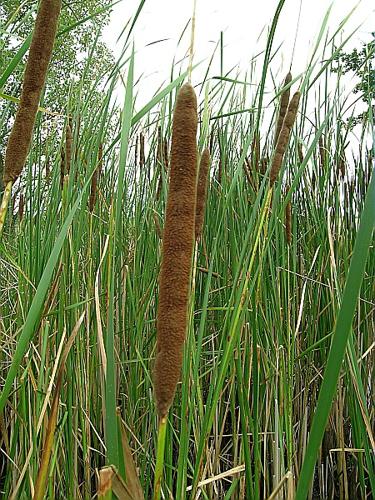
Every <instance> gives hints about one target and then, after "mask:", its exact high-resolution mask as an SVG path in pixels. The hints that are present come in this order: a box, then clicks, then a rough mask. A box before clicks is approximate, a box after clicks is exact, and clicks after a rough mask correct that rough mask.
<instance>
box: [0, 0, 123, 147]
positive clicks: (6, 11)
mask: <svg viewBox="0 0 375 500" xmlns="http://www.w3.org/2000/svg"><path fill="white" fill-rule="evenodd" d="M37 3H38V2H36V1H33V2H22V1H21V0H4V1H3V2H2V5H1V10H0V25H1V26H2V28H3V30H2V34H1V38H0V43H1V45H0V47H1V50H0V68H3V69H4V68H6V67H7V65H8V64H9V63H10V61H11V60H12V58H13V57H14V55H15V54H16V53H17V51H18V50H19V48H20V47H21V45H22V44H23V43H24V41H25V40H26V39H27V37H28V36H29V34H30V32H31V30H32V26H33V22H34V19H35V13H36V8H37ZM112 3H113V2H112V0H104V1H103V0H88V1H85V2H63V8H62V12H61V16H60V22H59V30H58V31H59V32H60V33H64V34H63V35H62V36H58V37H57V39H56V42H55V47H54V51H53V56H52V61H51V64H50V68H49V72H48V78H47V82H46V91H45V95H44V98H43V105H44V107H45V108H47V109H48V110H49V111H52V112H55V113H61V114H67V113H68V112H71V111H72V109H71V108H72V106H74V103H77V102H80V101H81V100H85V101H86V103H87V105H89V106H90V107H91V109H92V112H93V113H95V112H96V111H97V109H98V105H99V103H100V102H101V100H102V97H103V80H104V78H105V74H106V72H107V71H109V70H110V68H111V67H112V65H113V57H112V55H111V52H110V51H109V49H108V48H107V46H106V45H105V44H104V43H103V41H101V39H100V34H101V33H102V30H103V28H104V27H105V26H106V24H107V23H108V21H109V15H110V9H107V10H105V9H104V8H105V7H109V6H110V5H111V4H112ZM83 19H87V21H86V22H84V23H79V21H80V20H83ZM71 26H74V29H71V30H70V29H69V30H67V28H69V27H71ZM25 58H26V56H24V57H23V59H22V61H21V62H20V64H18V65H17V67H16V68H15V70H14V71H13V72H12V74H11V75H10V77H9V78H8V80H7V82H6V84H5V87H4V88H3V89H2V91H3V93H5V94H8V95H12V96H14V97H19V94H20V89H21V82H22V75H23V71H24V64H25ZM88 61H90V66H89V67H88V65H87V63H88ZM93 82H96V86H95V88H93ZM14 112H15V105H14V104H12V103H9V102H8V101H7V100H4V99H0V113H3V116H4V119H3V128H2V130H1V135H0V154H1V149H2V148H4V146H5V141H6V138H7V136H8V134H9V127H10V123H11V118H12V116H13V115H14ZM44 118H45V119H46V121H45V123H44V126H45V127H47V129H50V127H51V126H52V121H51V119H50V117H48V116H45V117H44ZM60 127H61V123H60Z"/></svg>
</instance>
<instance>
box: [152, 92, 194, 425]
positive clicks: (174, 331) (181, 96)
mask: <svg viewBox="0 0 375 500" xmlns="http://www.w3.org/2000/svg"><path fill="white" fill-rule="evenodd" d="M197 126H198V115H197V99H196V96H195V92H194V89H193V87H192V86H191V85H190V84H189V83H187V84H185V85H183V86H182V87H181V89H180V91H179V93H178V96H177V102H176V108H175V112H174V117H173V128H172V150H171V168H170V181H169V193H168V200H167V208H166V219H165V226H164V232H163V249H162V264H161V272H160V292H159V305H158V314H157V355H156V362H155V371H154V384H155V395H156V406H157V411H158V414H159V416H160V417H161V418H163V417H165V416H166V415H167V413H168V410H169V408H170V406H171V404H172V402H173V398H174V394H175V392H176V385H177V382H178V380H179V378H180V372H181V365H182V352H183V344H184V340H185V332H186V325H187V310H188V303H189V286H190V274H191V262H192V254H193V245H194V224H195V203H196V181H197V146H196V134H197Z"/></svg>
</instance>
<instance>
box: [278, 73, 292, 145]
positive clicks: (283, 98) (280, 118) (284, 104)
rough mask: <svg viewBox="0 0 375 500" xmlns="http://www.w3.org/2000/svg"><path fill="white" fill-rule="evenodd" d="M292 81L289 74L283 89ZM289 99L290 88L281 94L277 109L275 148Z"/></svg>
mask: <svg viewBox="0 0 375 500" xmlns="http://www.w3.org/2000/svg"><path fill="white" fill-rule="evenodd" d="M291 81H292V75H291V73H290V72H289V73H288V74H287V75H286V77H285V80H284V88H285V87H286V86H287V85H288V84H289V83H290V82H291ZM289 97H290V87H289V88H288V89H286V90H284V91H283V92H282V94H281V98H280V109H279V116H278V117H277V124H276V134H275V147H276V145H277V141H278V138H279V135H280V132H281V129H282V126H283V122H284V118H285V115H286V112H287V109H288V104H289Z"/></svg>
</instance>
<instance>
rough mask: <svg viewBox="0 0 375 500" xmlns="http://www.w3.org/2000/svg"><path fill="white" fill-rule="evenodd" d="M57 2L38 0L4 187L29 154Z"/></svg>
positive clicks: (53, 35)
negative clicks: (39, 0)
mask: <svg viewBox="0 0 375 500" xmlns="http://www.w3.org/2000/svg"><path fill="white" fill-rule="evenodd" d="M60 9H61V0H41V2H40V7H39V11H38V15H37V18H36V21H35V28H34V33H33V37H32V40H31V45H30V52H29V57H28V60H27V64H26V69H25V75H24V80H23V86H22V93H21V99H20V104H19V106H18V110H17V113H16V118H15V120H14V125H13V129H12V132H11V134H10V137H9V141H8V146H7V150H6V155H5V168H4V183H5V184H7V183H8V182H14V181H15V180H16V179H17V178H18V177H19V175H20V173H21V172H22V169H23V166H24V164H25V162H26V158H27V154H28V152H29V148H30V143H31V138H32V133H33V128H34V123H35V117H36V113H37V111H38V105H39V100H40V96H41V93H42V90H43V87H44V83H45V80H46V74H47V68H48V64H49V62H50V59H51V55H52V49H53V44H54V41H55V36H56V30H57V23H58V19H59V14H60Z"/></svg>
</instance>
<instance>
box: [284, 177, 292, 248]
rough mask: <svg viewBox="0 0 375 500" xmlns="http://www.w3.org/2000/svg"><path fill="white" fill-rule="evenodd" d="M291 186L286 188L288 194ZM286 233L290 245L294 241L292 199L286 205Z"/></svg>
mask: <svg viewBox="0 0 375 500" xmlns="http://www.w3.org/2000/svg"><path fill="white" fill-rule="evenodd" d="M289 189H290V188H289V186H287V188H286V193H285V194H286V195H287V194H288V193H289ZM285 234H286V241H287V243H288V245H290V243H291V241H292V202H291V200H289V201H288V203H287V205H286V207H285Z"/></svg>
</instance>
